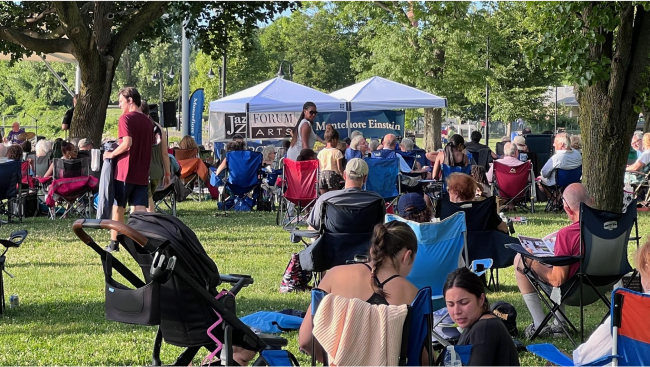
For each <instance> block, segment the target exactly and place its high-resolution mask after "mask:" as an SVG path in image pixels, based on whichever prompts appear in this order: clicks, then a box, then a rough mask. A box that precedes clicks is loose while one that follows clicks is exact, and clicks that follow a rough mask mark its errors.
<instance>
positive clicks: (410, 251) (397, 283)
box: [298, 158, 418, 362]
mask: <svg viewBox="0 0 650 367" xmlns="http://www.w3.org/2000/svg"><path fill="white" fill-rule="evenodd" d="M357 159H358V158H357ZM352 161H354V159H353V160H352ZM352 161H350V162H352ZM417 249H418V241H417V238H416V236H415V233H414V232H413V230H412V229H411V228H410V227H409V226H408V225H407V224H405V223H402V222H397V221H394V222H389V223H386V224H377V225H376V226H375V230H374V233H373V235H372V241H371V245H370V262H368V263H366V264H351V265H342V266H336V267H334V268H332V269H331V270H328V271H327V273H326V274H325V276H324V277H323V280H321V282H320V283H319V285H318V288H320V289H322V290H323V291H325V292H327V293H328V294H335V295H338V296H342V297H346V298H357V299H361V300H366V301H367V302H368V303H370V304H375V305H397V306H398V305H403V304H411V302H413V300H414V299H415V297H416V295H417V293H418V289H417V288H415V286H414V285H413V284H411V283H410V282H409V281H408V280H406V279H405V277H406V276H407V275H408V274H409V273H410V272H411V268H412V267H413V261H414V259H415V255H416V253H417ZM298 341H299V343H300V349H301V350H302V351H303V352H306V353H307V354H311V351H312V317H311V305H310V306H309V307H308V308H307V314H306V315H305V319H304V320H303V322H302V325H301V326H300V333H299V335H298ZM314 349H315V351H316V359H317V360H318V361H320V362H322V361H323V349H322V348H321V347H320V345H316V346H315V348H314Z"/></svg>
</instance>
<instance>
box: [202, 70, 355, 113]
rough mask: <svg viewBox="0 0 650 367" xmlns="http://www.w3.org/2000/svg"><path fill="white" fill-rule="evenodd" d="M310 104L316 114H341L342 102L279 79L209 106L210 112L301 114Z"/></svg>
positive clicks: (219, 100)
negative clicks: (295, 112) (310, 103)
mask: <svg viewBox="0 0 650 367" xmlns="http://www.w3.org/2000/svg"><path fill="white" fill-rule="evenodd" d="M307 101H311V102H314V103H315V104H316V106H317V108H318V110H319V111H323V112H325V111H327V112H336V111H345V102H344V101H341V100H340V99H337V98H334V97H331V96H329V95H327V94H325V93H323V92H319V91H317V90H316V89H312V88H309V87H306V86H304V85H301V84H298V83H294V82H291V81H288V80H284V79H282V78H274V79H271V80H267V81H265V82H264V83H261V84H258V85H255V86H253V87H250V88H248V89H244V90H242V91H240V92H237V93H235V94H231V95H229V96H226V97H224V98H221V99H218V100H216V101H212V102H210V112H246V111H247V106H248V112H291V111H302V106H303V105H304V104H305V102H307Z"/></svg>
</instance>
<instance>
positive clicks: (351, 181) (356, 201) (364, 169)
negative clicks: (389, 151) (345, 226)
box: [307, 158, 385, 229]
mask: <svg viewBox="0 0 650 367" xmlns="http://www.w3.org/2000/svg"><path fill="white" fill-rule="evenodd" d="M343 178H344V179H345V187H344V188H343V190H333V191H328V192H326V193H324V194H323V195H321V196H320V197H319V198H318V200H317V201H316V204H314V209H313V210H312V211H311V213H310V214H309V217H308V218H307V224H308V225H309V227H310V228H311V229H317V228H319V227H320V224H321V223H320V218H321V208H322V206H323V202H325V201H327V202H329V203H332V204H338V205H344V206H347V207H355V208H364V207H366V206H368V205H370V204H371V203H374V202H376V201H377V199H381V200H383V199H382V197H381V195H379V194H377V193H376V192H373V191H365V190H363V184H364V183H365V182H366V179H368V165H367V164H366V162H365V161H364V160H363V159H360V158H353V159H350V160H349V161H348V163H347V164H346V165H345V171H344V172H343ZM382 207H383V206H382ZM384 214H385V213H384Z"/></svg>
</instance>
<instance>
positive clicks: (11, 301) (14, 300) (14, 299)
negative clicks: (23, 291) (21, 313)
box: [9, 294, 20, 308]
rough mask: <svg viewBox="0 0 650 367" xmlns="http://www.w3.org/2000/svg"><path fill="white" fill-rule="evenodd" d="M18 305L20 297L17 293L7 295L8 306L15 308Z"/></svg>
mask: <svg viewBox="0 0 650 367" xmlns="http://www.w3.org/2000/svg"><path fill="white" fill-rule="evenodd" d="M19 305H20V299H19V298H18V295H17V294H12V295H11V297H9V308H16V307H18V306H19Z"/></svg>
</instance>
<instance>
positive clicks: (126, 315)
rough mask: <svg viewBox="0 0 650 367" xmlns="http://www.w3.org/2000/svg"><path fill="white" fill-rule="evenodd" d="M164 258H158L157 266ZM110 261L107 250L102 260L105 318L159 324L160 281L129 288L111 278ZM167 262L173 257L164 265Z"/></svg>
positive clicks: (143, 323)
mask: <svg viewBox="0 0 650 367" xmlns="http://www.w3.org/2000/svg"><path fill="white" fill-rule="evenodd" d="M172 259H173V260H174V261H171V260H172ZM164 260H165V259H159V261H158V266H161V265H162V264H164V263H165V262H164ZM112 262H113V255H111V254H110V253H108V252H107V253H106V259H105V261H104V276H105V282H106V287H105V294H106V319H107V320H112V321H118V322H122V323H127V324H137V325H159V324H160V283H159V282H157V281H155V280H152V281H151V282H150V283H148V284H145V285H144V286H142V287H139V288H135V289H132V288H129V287H127V286H125V285H123V284H121V283H119V282H117V281H116V280H115V279H113V276H112V275H113V270H112V269H113V266H112ZM169 262H175V258H173V257H172V258H171V259H170V260H169V261H168V262H167V264H165V265H168V264H169ZM154 264H156V262H155V261H154ZM154 266H155V265H154ZM154 266H152V273H153V270H154V269H153V268H154ZM172 266H173V264H172ZM169 273H171V272H169ZM152 275H153V274H152Z"/></svg>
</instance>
